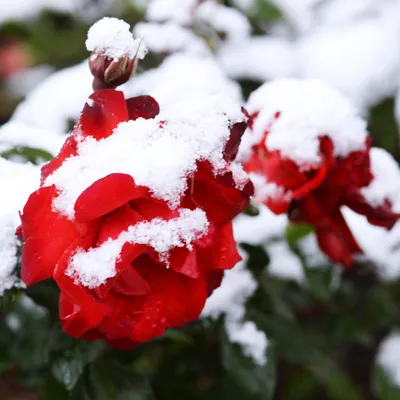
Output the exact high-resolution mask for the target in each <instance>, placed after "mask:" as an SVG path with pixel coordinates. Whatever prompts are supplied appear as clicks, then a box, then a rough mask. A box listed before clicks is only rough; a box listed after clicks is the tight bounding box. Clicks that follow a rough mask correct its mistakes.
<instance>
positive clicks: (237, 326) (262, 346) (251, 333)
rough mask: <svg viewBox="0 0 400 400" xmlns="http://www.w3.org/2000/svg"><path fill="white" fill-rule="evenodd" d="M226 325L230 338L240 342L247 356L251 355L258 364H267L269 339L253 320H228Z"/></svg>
mask: <svg viewBox="0 0 400 400" xmlns="http://www.w3.org/2000/svg"><path fill="white" fill-rule="evenodd" d="M225 327H226V333H227V334H228V338H229V340H230V341H231V342H232V343H238V344H239V345H240V346H241V347H242V349H243V353H244V354H245V355H246V356H248V357H251V358H252V359H253V360H254V362H255V363H256V364H257V365H265V364H266V362H267V358H266V354H265V352H266V349H267V347H268V339H267V337H266V336H265V333H264V332H262V331H260V330H259V329H258V328H257V326H256V324H255V323H254V322H253V321H245V322H237V321H227V322H226V325H225Z"/></svg>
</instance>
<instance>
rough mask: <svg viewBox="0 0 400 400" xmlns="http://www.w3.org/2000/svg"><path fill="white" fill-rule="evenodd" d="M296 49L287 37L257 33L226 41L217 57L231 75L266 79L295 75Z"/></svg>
mask: <svg viewBox="0 0 400 400" xmlns="http://www.w3.org/2000/svg"><path fill="white" fill-rule="evenodd" d="M294 50H295V49H294V46H293V44H292V43H290V42H289V41H287V40H286V39H281V38H274V37H271V36H256V37H251V38H249V39H247V40H243V41H241V42H240V43H230V42H228V43H226V44H223V45H222V46H221V47H220V49H219V51H218V53H217V57H218V61H219V62H220V63H221V66H222V67H223V68H224V70H225V71H226V73H227V74H228V75H229V76H230V77H232V78H235V79H251V80H256V81H261V82H264V81H267V80H271V79H277V78H286V77H291V76H294V75H295V73H296V58H295V51H294Z"/></svg>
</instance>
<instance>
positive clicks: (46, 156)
mask: <svg viewBox="0 0 400 400" xmlns="http://www.w3.org/2000/svg"><path fill="white" fill-rule="evenodd" d="M0 156H1V157H3V158H6V159H10V158H12V157H13V156H20V157H23V158H24V159H25V160H26V161H28V162H31V163H33V164H40V163H43V162H44V161H50V160H51V159H52V158H53V156H52V155H51V154H50V153H48V152H47V151H45V150H42V149H36V148H33V147H28V146H17V147H14V148H12V149H10V150H7V151H3V152H2V153H0Z"/></svg>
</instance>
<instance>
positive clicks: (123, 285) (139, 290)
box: [113, 267, 150, 296]
mask: <svg viewBox="0 0 400 400" xmlns="http://www.w3.org/2000/svg"><path fill="white" fill-rule="evenodd" d="M113 290H114V291H115V292H117V293H120V294H123V295H125V296H144V295H146V294H148V293H149V292H150V287H149V285H148V284H147V282H146V281H145V280H144V279H143V278H142V277H141V276H140V275H139V274H138V273H137V272H136V271H135V269H134V268H133V267H129V268H126V269H124V271H123V272H122V273H121V274H120V275H119V276H118V279H117V280H116V281H115V282H114V285H113Z"/></svg>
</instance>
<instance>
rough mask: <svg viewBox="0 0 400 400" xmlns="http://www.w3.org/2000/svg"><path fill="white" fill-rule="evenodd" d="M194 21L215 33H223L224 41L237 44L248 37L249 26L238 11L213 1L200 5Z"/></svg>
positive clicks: (208, 0) (209, 0)
mask: <svg viewBox="0 0 400 400" xmlns="http://www.w3.org/2000/svg"><path fill="white" fill-rule="evenodd" d="M195 21H196V22H200V23H203V24H206V25H208V26H210V27H211V28H213V29H214V30H215V31H217V32H220V33H225V35H226V40H228V41H231V42H238V41H241V40H244V39H246V38H247V37H249V36H250V33H251V25H250V23H249V21H248V19H247V18H246V17H245V16H244V15H243V14H242V13H241V12H240V11H239V10H236V9H234V8H231V7H226V6H224V5H222V4H219V3H217V2H216V1H213V0H207V1H205V2H203V3H201V4H200V5H199V6H198V7H197V9H196V13H195Z"/></svg>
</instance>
